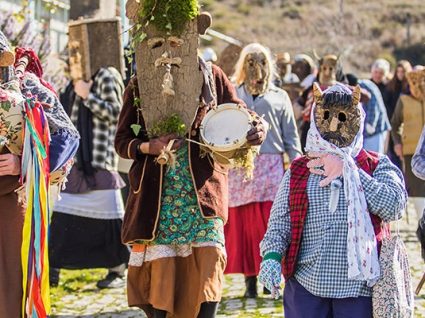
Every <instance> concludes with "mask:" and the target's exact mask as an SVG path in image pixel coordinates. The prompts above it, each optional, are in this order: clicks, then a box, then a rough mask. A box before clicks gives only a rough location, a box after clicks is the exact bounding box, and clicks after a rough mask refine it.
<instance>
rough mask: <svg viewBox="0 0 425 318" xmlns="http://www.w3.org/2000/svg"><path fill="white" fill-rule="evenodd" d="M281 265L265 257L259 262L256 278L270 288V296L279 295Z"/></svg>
mask: <svg viewBox="0 0 425 318" xmlns="http://www.w3.org/2000/svg"><path fill="white" fill-rule="evenodd" d="M281 273H282V266H281V265H280V263H279V262H278V261H276V260H274V259H266V260H264V261H262V262H261V265H260V274H259V275H258V280H259V281H260V283H261V284H263V285H264V286H266V288H267V289H268V290H270V292H271V295H272V298H274V299H278V298H279V296H280V283H281V281H282V274H281Z"/></svg>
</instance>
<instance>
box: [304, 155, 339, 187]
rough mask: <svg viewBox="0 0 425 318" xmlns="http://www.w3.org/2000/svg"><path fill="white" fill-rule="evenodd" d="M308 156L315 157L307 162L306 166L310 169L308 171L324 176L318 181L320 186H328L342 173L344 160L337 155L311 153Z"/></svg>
mask: <svg viewBox="0 0 425 318" xmlns="http://www.w3.org/2000/svg"><path fill="white" fill-rule="evenodd" d="M309 156H311V157H313V158H316V159H313V160H310V161H309V162H308V163H307V168H309V169H310V172H311V173H314V174H318V175H321V176H325V177H326V178H325V179H323V180H322V181H320V183H319V185H320V186H321V187H326V186H328V185H329V184H330V183H331V182H332V181H333V180H335V179H336V178H338V177H339V176H341V175H342V171H343V169H344V162H343V161H342V159H341V158H339V157H338V156H335V155H331V154H322V153H311V154H309Z"/></svg>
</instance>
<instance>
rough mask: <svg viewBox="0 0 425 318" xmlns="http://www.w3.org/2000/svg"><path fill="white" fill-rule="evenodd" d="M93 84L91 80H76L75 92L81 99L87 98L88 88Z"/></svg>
mask: <svg viewBox="0 0 425 318" xmlns="http://www.w3.org/2000/svg"><path fill="white" fill-rule="evenodd" d="M92 85H93V81H90V82H85V81H83V80H78V81H76V82H75V83H74V91H75V94H77V95H78V96H80V97H81V98H82V99H87V97H88V96H89V94H90V89H91V87H92Z"/></svg>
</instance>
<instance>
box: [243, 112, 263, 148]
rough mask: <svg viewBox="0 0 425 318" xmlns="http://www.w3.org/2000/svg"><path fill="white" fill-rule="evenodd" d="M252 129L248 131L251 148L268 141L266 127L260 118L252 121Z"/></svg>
mask: <svg viewBox="0 0 425 318" xmlns="http://www.w3.org/2000/svg"><path fill="white" fill-rule="evenodd" d="M251 124H252V128H251V129H250V130H249V131H248V133H247V136H246V139H247V140H248V144H249V145H250V146H259V145H261V144H262V143H263V142H264V140H265V139H266V135H267V133H266V127H264V123H263V121H262V120H261V118H260V117H256V118H255V119H254V120H253V121H252V123H251Z"/></svg>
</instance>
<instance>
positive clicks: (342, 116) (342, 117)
mask: <svg viewBox="0 0 425 318" xmlns="http://www.w3.org/2000/svg"><path fill="white" fill-rule="evenodd" d="M338 120H339V121H340V122H342V123H343V122H345V121H346V120H347V115H346V114H345V113H343V112H340V113H339V114H338Z"/></svg>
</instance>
